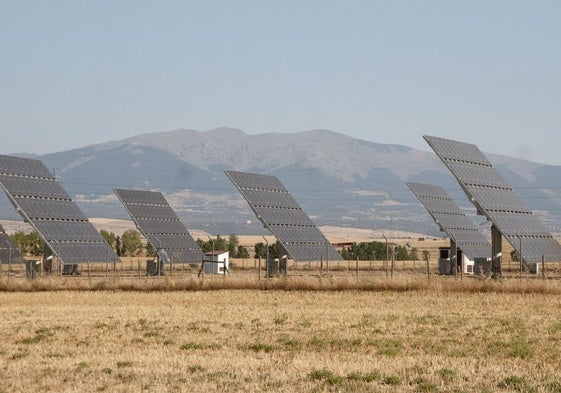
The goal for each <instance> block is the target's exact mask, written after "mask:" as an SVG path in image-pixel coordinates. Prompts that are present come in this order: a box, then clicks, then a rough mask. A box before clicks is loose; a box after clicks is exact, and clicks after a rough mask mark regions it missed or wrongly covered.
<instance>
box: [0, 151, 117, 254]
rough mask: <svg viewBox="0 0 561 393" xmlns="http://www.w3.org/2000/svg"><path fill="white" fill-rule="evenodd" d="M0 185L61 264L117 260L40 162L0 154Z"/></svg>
mask: <svg viewBox="0 0 561 393" xmlns="http://www.w3.org/2000/svg"><path fill="white" fill-rule="evenodd" d="M0 184H1V185H2V188H3V189H4V191H5V192H6V194H7V195H8V198H9V199H10V201H11V202H12V204H13V205H14V206H15V207H16V210H17V211H18V213H20V214H21V215H22V216H23V217H24V219H25V220H26V221H27V222H29V223H30V224H31V226H32V227H33V228H34V229H35V230H36V231H37V232H38V233H39V235H40V236H41V238H42V239H43V240H44V241H45V244H46V247H47V248H49V249H50V250H51V251H53V254H54V255H55V256H56V257H57V258H58V259H59V261H60V262H62V263H63V264H76V263H84V262H92V263H96V262H112V261H115V262H120V260H119V258H118V257H117V254H115V252H114V250H113V249H112V248H111V247H110V246H109V245H108V244H107V242H106V241H105V240H104V239H103V237H102V236H101V235H100V234H99V232H98V231H97V230H96V229H95V227H94V226H93V225H92V224H91V223H90V222H89V220H88V219H87V217H86V216H85V215H84V214H83V213H82V211H81V210H80V208H79V207H78V206H77V205H76V204H75V203H74V202H72V199H71V198H70V196H69V195H68V193H67V192H66V191H65V190H64V189H63V188H62V186H61V185H60V184H59V183H58V182H57V181H56V179H55V178H54V177H53V175H52V174H51V173H50V172H49V170H48V169H47V167H45V165H44V164H43V163H42V162H41V161H39V160H31V159H27V158H20V157H12V156H0Z"/></svg>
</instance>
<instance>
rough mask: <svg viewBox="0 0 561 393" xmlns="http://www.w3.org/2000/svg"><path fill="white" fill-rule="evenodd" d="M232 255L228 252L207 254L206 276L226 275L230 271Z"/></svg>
mask: <svg viewBox="0 0 561 393" xmlns="http://www.w3.org/2000/svg"><path fill="white" fill-rule="evenodd" d="M229 257H230V254H229V253H228V251H209V252H207V253H205V264H204V269H203V271H204V273H205V274H226V271H228V269H229V266H228V260H229Z"/></svg>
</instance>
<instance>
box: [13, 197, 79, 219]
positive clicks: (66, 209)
mask: <svg viewBox="0 0 561 393" xmlns="http://www.w3.org/2000/svg"><path fill="white" fill-rule="evenodd" d="M14 199H15V200H16V201H17V203H18V204H19V205H20V206H21V208H22V209H23V210H24V211H25V212H26V214H27V215H28V216H29V217H30V218H32V219H55V220H77V221H87V219H88V218H87V217H86V216H85V215H84V213H82V211H81V210H80V209H79V208H78V206H76V204H74V202H71V201H66V200H51V199H33V198H14Z"/></svg>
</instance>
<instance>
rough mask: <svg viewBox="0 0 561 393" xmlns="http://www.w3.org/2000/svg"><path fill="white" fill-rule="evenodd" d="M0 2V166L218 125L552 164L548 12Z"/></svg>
mask: <svg viewBox="0 0 561 393" xmlns="http://www.w3.org/2000/svg"><path fill="white" fill-rule="evenodd" d="M0 5H1V7H0V9H1V13H0V133H1V135H2V143H1V144H0V153H3V154H9V153H14V152H31V153H46V152H55V151H61V150H66V149H70V148H75V147H82V146H84V145H88V144H93V143H101V142H106V141H108V140H116V139H122V138H125V137H128V136H132V135H137V134H140V133H146V132H154V131H167V130H172V129H177V128H193V129H198V130H209V129H212V128H215V127H219V126H230V127H235V128H240V129H243V130H244V131H246V132H248V133H250V134H253V133H263V132H295V131H303V130H308V129H314V128H325V129H330V130H333V131H337V132H341V133H344V134H347V135H350V136H353V137H357V138H362V139H366V140H370V141H374V142H382V143H397V144H404V145H408V146H412V147H416V148H422V149H423V150H429V149H428V146H427V145H426V144H425V142H424V141H423V139H422V135H423V134H430V135H435V136H442V137H447V138H451V139H457V140H461V141H464V142H471V143H475V144H477V145H478V146H479V147H480V148H481V149H482V150H483V151H486V152H493V153H500V154H506V155H511V156H515V157H522V158H528V159H531V160H534V161H538V162H546V163H554V164H559V165H561V154H558V152H559V151H560V150H561V23H560V22H559V17H560V15H561V2H559V1H511V0H505V1H487V0H486V1H466V2H461V1H452V0H448V1H395V0H391V1H389V0H387V1H372V0H367V1H352V0H351V1H349V0H345V1H326V0H323V1H304V0H297V1H287V0H283V1H240V0H237V1H197V2H195V1H98V0H96V1H77V0H69V1H56V0H52V1H20V0H13V1H12V0H0Z"/></svg>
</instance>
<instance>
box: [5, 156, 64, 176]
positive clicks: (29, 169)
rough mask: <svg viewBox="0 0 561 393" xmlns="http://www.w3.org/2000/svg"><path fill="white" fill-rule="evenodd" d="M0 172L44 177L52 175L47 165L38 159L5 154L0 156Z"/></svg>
mask: <svg viewBox="0 0 561 393" xmlns="http://www.w3.org/2000/svg"><path fill="white" fill-rule="evenodd" d="M0 173H5V174H11V175H19V176H33V177H44V178H52V177H53V175H52V174H51V172H50V171H49V170H48V169H47V167H46V166H45V165H44V164H43V163H42V162H41V161H39V160H31V159H28V158H20V157H13V156H5V155H1V156H0Z"/></svg>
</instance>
